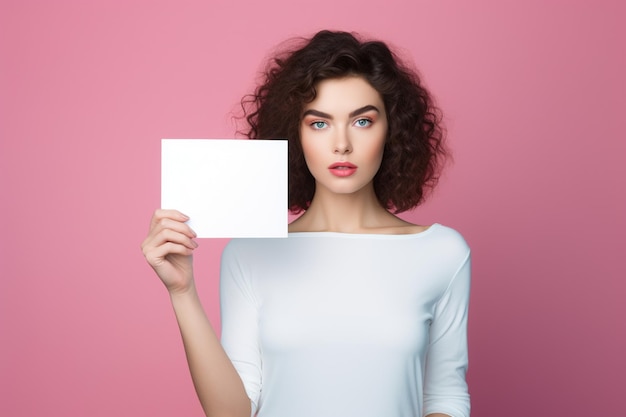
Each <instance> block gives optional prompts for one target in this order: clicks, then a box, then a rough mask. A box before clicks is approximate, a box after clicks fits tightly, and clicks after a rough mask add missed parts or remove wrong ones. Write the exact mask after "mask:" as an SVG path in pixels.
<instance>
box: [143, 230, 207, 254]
mask: <svg viewBox="0 0 626 417" xmlns="http://www.w3.org/2000/svg"><path fill="white" fill-rule="evenodd" d="M168 243H173V244H176V245H181V246H185V247H187V248H188V249H190V250H193V249H195V248H197V247H198V244H197V243H196V242H195V241H194V240H193V239H191V238H189V237H188V236H187V235H185V234H183V233H179V232H176V231H174V230H171V229H163V230H161V231H160V232H159V233H156V234H155V235H151V236H148V237H147V238H146V240H144V241H143V243H142V245H141V250H142V251H143V253H144V256H146V257H148V256H149V254H150V253H152V252H154V251H155V250H157V249H158V248H160V247H161V246H163V245H166V244H168Z"/></svg>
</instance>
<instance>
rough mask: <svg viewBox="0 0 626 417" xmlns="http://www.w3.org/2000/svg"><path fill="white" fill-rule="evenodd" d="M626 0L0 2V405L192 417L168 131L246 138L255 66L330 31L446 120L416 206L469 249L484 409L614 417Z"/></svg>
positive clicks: (211, 251)
mask: <svg viewBox="0 0 626 417" xmlns="http://www.w3.org/2000/svg"><path fill="white" fill-rule="evenodd" d="M621 4H622V2H620V1H619V0H615V1H608V0H605V1H586V2H580V1H578V2H575V1H523V2H522V1H516V2H501V1H497V0H493V1H489V2H487V1H471V2H469V1H468V2H466V1H457V2H453V1H414V0H411V1H409V0H406V1H396V0H388V1H386V2H384V6H383V2H381V1H378V2H374V1H337V0H317V1H314V2H311V1H308V2H301V4H298V2H296V1H293V0H292V1H286V0H269V1H264V2H253V1H250V2H247V3H243V2H236V1H186V2H174V1H147V0H146V1H124V2H117V3H115V2H104V1H102V2H83V1H54V2H48V1H39V2H37V1H18V0H13V1H7V0H3V1H2V2H1V3H0V53H1V55H0V59H1V62H0V140H1V142H0V187H1V188H0V189H1V190H2V204H1V206H0V210H1V212H0V213H1V221H0V245H1V248H0V274H1V281H0V284H1V286H0V337H1V342H0V378H1V379H0V383H1V386H0V415H3V416H39V415H53V416H112V415H121V416H143V415H150V416H155V417H156V416H182V415H186V416H199V415H201V410H200V407H199V405H198V403H197V401H196V399H195V394H194V391H193V388H192V385H191V382H190V378H189V376H188V371H187V368H186V364H185V359H184V354H183V350H182V345H181V342H180V339H179V335H178V330H177V328H176V325H175V321H174V316H173V314H172V311H171V307H170V306H169V301H168V297H167V294H166V292H165V290H164V288H162V285H161V284H160V283H159V282H158V280H157V278H156V277H155V276H154V275H153V273H152V271H151V270H150V268H149V267H148V266H147V265H146V264H145V262H144V259H143V257H142V255H141V252H140V249H139V244H140V242H141V241H142V240H143V237H144V235H145V233H146V232H147V227H148V220H149V218H150V216H151V213H152V211H153V210H154V209H155V208H156V207H157V206H158V204H159V178H160V177H159V172H160V171H159V169H160V160H159V157H160V139H161V138H163V137H170V138H171V137H191V138H194V137H195V138H204V137H231V136H233V132H234V126H233V123H232V121H231V119H230V112H231V111H232V110H234V109H236V106H237V103H238V100H239V98H240V97H241V96H242V95H243V94H244V93H245V92H247V91H248V90H249V89H250V88H251V87H252V85H253V79H254V77H255V74H256V72H257V70H258V68H259V66H260V64H261V61H262V59H263V57H264V56H265V55H266V54H267V53H268V52H269V51H270V50H271V48H272V47H273V46H274V45H276V44H277V42H279V41H281V40H283V39H286V38H288V37H291V36H295V35H308V34H310V33H312V32H314V31H316V30H318V29H322V28H333V29H344V30H355V31H359V32H362V33H364V34H371V35H372V36H375V37H380V38H382V39H386V40H388V41H390V43H392V44H394V45H397V46H399V47H401V48H403V49H402V50H401V52H402V54H403V55H404V56H406V57H408V58H410V59H412V60H414V61H415V62H416V65H417V67H418V68H419V69H420V71H421V72H422V73H423V74H424V79H425V81H426V82H427V84H428V85H429V86H430V87H431V89H432V90H433V91H434V92H435V94H436V96H437V98H438V101H439V103H440V105H441V106H442V107H443V109H444V110H445V113H446V116H447V125H448V129H449V138H450V143H451V145H452V147H453V148H454V151H455V158H456V162H455V164H454V165H451V166H450V167H449V169H448V170H447V174H446V176H445V178H444V180H443V181H442V183H441V186H440V188H439V189H438V191H437V192H436V194H435V195H434V196H433V198H432V199H431V200H430V201H429V203H428V204H427V205H425V206H424V207H422V208H420V209H418V210H416V211H415V212H413V213H410V214H408V215H407V217H408V218H410V219H412V220H413V221H416V222H419V223H431V222H434V221H437V222H440V223H443V224H447V225H450V226H453V227H455V228H457V229H458V230H460V231H461V232H462V233H463V234H464V235H465V237H466V238H467V240H468V241H469V243H470V244H471V246H472V248H473V254H474V281H473V288H472V304H471V319H470V373H469V381H470V388H471V394H472V397H473V415H474V416H477V417H478V416H485V417H489V416H508V417H516V416H519V417H526V416H548V415H559V416H565V415H567V416H589V415H623V413H624V405H623V399H622V397H623V390H624V387H625V386H626V385H624V382H623V373H624V371H626V355H625V352H626V325H625V324H624V323H625V319H626V303H624V299H625V298H626V281H625V280H624V272H623V268H622V262H623V259H624V256H625V255H626V253H625V250H624V249H625V245H624V233H625V232H626V225H625V223H626V221H625V218H626V216H625V215H624V213H626V202H625V196H624V179H625V178H626V172H625V171H626V141H625V140H624V131H625V127H626V126H625V120H626V117H625V116H624V113H625V110H626V100H625V97H626V88H625V82H624V74H626V64H625V54H624V39H626V33H625V31H624V29H623V21H624V17H625V15H626V13H625V10H624V6H622V5H621ZM217 203H219V202H217ZM200 244H201V248H200V249H199V250H198V255H197V258H196V270H197V276H198V280H199V286H200V290H201V293H202V294H201V295H202V297H203V299H204V302H205V304H206V307H207V310H208V312H209V315H210V318H211V320H212V321H213V322H214V323H216V324H217V323H218V320H219V315H218V300H217V295H216V290H217V268H218V259H219V252H220V250H221V248H222V247H223V245H224V244H225V241H223V240H219V241H209V240H203V241H201V242H200Z"/></svg>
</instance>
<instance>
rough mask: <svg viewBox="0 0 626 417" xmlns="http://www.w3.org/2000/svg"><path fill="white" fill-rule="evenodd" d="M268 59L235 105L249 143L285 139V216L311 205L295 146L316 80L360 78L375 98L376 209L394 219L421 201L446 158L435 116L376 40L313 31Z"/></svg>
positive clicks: (407, 72)
mask: <svg viewBox="0 0 626 417" xmlns="http://www.w3.org/2000/svg"><path fill="white" fill-rule="evenodd" d="M294 41H295V42H296V43H297V44H296V47H295V48H294V47H293V46H292V47H291V48H288V49H287V50H283V51H282V52H279V53H277V54H276V55H275V56H274V57H273V58H272V59H270V60H269V62H268V65H267V67H266V69H265V71H264V72H263V75H262V79H261V82H260V83H259V85H258V87H257V88H256V90H255V91H254V93H253V94H249V95H246V96H245V97H244V98H243V99H242V100H241V106H242V109H243V112H244V117H245V119H246V120H247V122H248V124H249V129H248V130H247V131H244V132H242V133H243V134H245V135H246V136H247V137H248V138H249V139H278V138H280V139H285V138H287V139H288V140H289V141H290V144H289V210H291V211H292V212H294V213H299V212H301V211H302V210H306V209H307V208H308V207H309V205H310V204H311V200H312V199H313V195H314V193H315V179H314V178H313V176H312V175H311V173H310V172H309V170H308V168H307V165H306V162H305V159H304V155H303V152H302V146H301V144H300V123H301V119H302V113H303V109H304V107H305V104H306V103H309V102H311V101H313V100H314V99H315V96H316V89H315V86H316V85H317V83H319V82H320V81H322V80H325V79H329V78H341V77H346V76H355V75H356V76H361V77H363V78H364V79H365V80H367V81H368V82H369V83H370V84H371V85H372V87H374V89H376V90H377V91H378V93H379V94H380V95H381V96H382V99H383V102H384V104H385V109H386V112H387V120H388V130H387V138H386V140H385V149H384V153H383V160H382V163H381V166H380V169H379V171H378V173H377V174H376V176H375V177H374V191H375V193H376V196H377V198H378V201H379V202H380V204H381V205H382V206H383V207H385V208H386V209H388V210H392V211H393V212H395V213H399V212H402V211H406V210H409V209H412V208H414V207H416V206H417V205H419V204H420V203H422V202H423V200H424V197H425V193H426V192H427V191H428V190H430V189H432V188H433V187H434V186H435V185H436V183H437V181H438V178H439V172H440V169H441V167H442V165H443V162H444V161H445V158H446V156H447V155H448V151H447V149H446V147H445V144H444V138H445V135H444V130H443V128H442V126H441V112H440V111H439V109H438V108H437V107H436V106H435V105H434V103H433V99H432V97H431V95H430V94H429V92H428V91H427V90H426V88H425V87H424V86H423V85H422V83H421V81H420V78H419V76H418V75H417V74H416V73H415V72H414V71H413V70H411V69H410V68H408V67H407V66H405V65H404V64H403V63H402V62H401V61H400V60H399V59H398V57H397V56H396V55H395V54H394V53H393V52H392V51H391V50H390V49H389V47H388V46H387V45H386V44H385V43H383V42H380V41H361V40H359V39H358V38H357V36H355V35H354V34H352V33H347V32H331V31H326V30H324V31H321V32H318V33H317V34H315V35H314V36H313V37H312V38H311V39H298V40H293V41H292V43H293V42H294Z"/></svg>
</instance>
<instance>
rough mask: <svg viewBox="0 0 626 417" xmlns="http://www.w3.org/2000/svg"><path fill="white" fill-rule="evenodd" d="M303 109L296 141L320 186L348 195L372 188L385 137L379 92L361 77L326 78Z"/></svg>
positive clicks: (383, 115) (382, 106)
mask: <svg viewBox="0 0 626 417" xmlns="http://www.w3.org/2000/svg"><path fill="white" fill-rule="evenodd" d="M316 91H317V96H316V98H315V100H313V101H311V102H310V103H307V104H306V105H305V107H304V112H303V117H302V123H301V125H300V140H301V143H302V150H303V152H304V158H305V160H306V163H307V166H308V168H309V171H310V172H311V174H312V175H313V177H314V178H315V182H316V192H318V191H319V190H320V189H325V190H328V191H330V192H332V193H337V194H351V193H356V192H359V191H361V190H364V189H367V188H369V187H371V188H372V189H373V186H372V179H373V178H374V175H376V173H377V172H378V169H379V168H380V163H381V161H382V158H383V149H384V145H385V138H386V136H387V116H386V112H385V105H384V103H383V99H382V97H381V96H380V94H379V93H378V92H377V91H376V90H375V89H374V88H373V87H372V86H371V85H370V84H369V83H368V82H367V81H366V80H365V79H364V78H362V77H358V76H354V77H344V78H336V79H327V80H323V81H321V82H319V84H317V86H316Z"/></svg>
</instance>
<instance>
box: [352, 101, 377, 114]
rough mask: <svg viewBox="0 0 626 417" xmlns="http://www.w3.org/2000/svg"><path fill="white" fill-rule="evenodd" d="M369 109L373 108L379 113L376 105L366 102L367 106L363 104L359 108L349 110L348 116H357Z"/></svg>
mask: <svg viewBox="0 0 626 417" xmlns="http://www.w3.org/2000/svg"><path fill="white" fill-rule="evenodd" d="M370 110H374V111H375V112H376V113H380V110H378V107H376V106H372V105H371V104H368V105H367V106H363V107H361V108H360V109H356V110H354V111H353V112H350V114H349V115H348V116H350V117H354V116H358V115H359V114H363V113H366V112H368V111H370Z"/></svg>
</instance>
